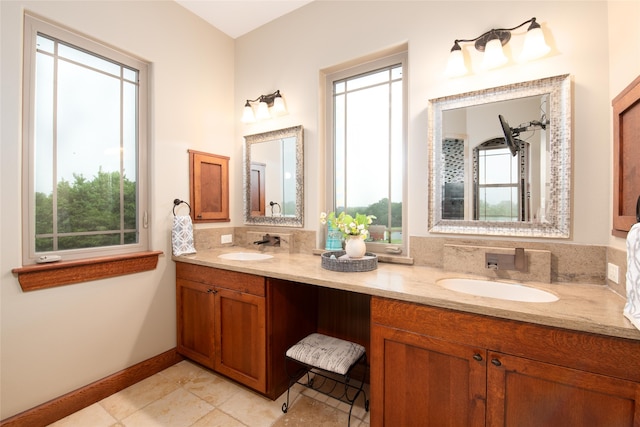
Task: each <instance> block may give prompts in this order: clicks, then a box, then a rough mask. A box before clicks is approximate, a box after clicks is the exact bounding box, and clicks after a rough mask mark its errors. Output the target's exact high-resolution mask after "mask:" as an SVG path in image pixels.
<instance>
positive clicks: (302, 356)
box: [282, 334, 369, 424]
mask: <svg viewBox="0 0 640 427" xmlns="http://www.w3.org/2000/svg"><path fill="white" fill-rule="evenodd" d="M285 359H286V360H289V361H294V362H296V363H297V364H298V365H301V366H302V368H301V369H298V370H297V371H296V372H295V373H294V374H293V375H291V374H288V375H289V378H290V381H289V389H288V390H287V401H286V403H284V404H283V405H282V412H285V413H286V412H287V410H288V409H289V390H290V389H291V386H293V385H294V384H296V383H297V384H300V385H303V386H305V387H307V388H310V389H313V390H315V391H317V392H319V393H323V394H325V395H327V396H330V397H332V398H334V399H337V400H340V401H342V402H345V403H347V404H348V405H349V406H350V408H349V424H351V411H352V410H353V404H354V403H355V401H356V399H357V398H358V396H359V395H360V393H362V395H363V397H364V407H365V410H366V411H368V410H369V401H368V400H367V396H366V393H365V392H364V390H363V386H364V380H365V377H366V366H367V355H366V352H365V349H364V347H363V346H361V345H360V344H356V343H353V342H350V341H345V340H342V339H339V338H335V337H329V336H327V335H322V334H311V335H309V336H307V337H305V338H303V339H302V340H300V341H298V343H297V344H295V345H293V346H292V347H290V348H289V349H288V350H287V352H286V354H285ZM359 363H360V364H362V365H363V366H364V368H365V369H363V374H362V380H361V381H359V384H357V385H354V384H353V383H351V377H350V373H351V370H352V369H353V368H354V367H355V366H356V365H358V364H359ZM286 365H287V364H286V363H285V367H286ZM312 374H313V375H312ZM305 375H306V381H302V382H301V381H300V379H301V377H303V376H305ZM350 394H351V395H352V396H350Z"/></svg>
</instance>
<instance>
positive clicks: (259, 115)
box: [256, 101, 271, 120]
mask: <svg viewBox="0 0 640 427" xmlns="http://www.w3.org/2000/svg"><path fill="white" fill-rule="evenodd" d="M270 117H271V115H270V114H269V106H268V105H267V103H266V102H264V101H260V102H259V103H258V111H256V119H258V120H265V119H268V118H270Z"/></svg>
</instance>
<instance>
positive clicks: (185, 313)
mask: <svg viewBox="0 0 640 427" xmlns="http://www.w3.org/2000/svg"><path fill="white" fill-rule="evenodd" d="M214 293H215V290H214V289H213V286H209V285H205V284H203V283H198V282H193V281H191V280H184V279H180V278H178V279H176V303H177V306H176V309H177V323H178V325H177V326H178V334H177V335H178V346H177V347H178V352H179V353H180V354H182V355H184V356H186V357H188V358H190V359H193V360H195V361H196V362H198V363H201V364H202V365H204V366H206V367H208V368H212V369H213V361H214V357H213V356H214V347H213V332H214V327H213V326H214Z"/></svg>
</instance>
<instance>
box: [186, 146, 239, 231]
mask: <svg viewBox="0 0 640 427" xmlns="http://www.w3.org/2000/svg"><path fill="white" fill-rule="evenodd" d="M189 161H190V167H189V168H190V174H189V177H190V180H189V184H190V190H191V191H190V196H191V217H192V219H193V221H194V222H214V221H229V158H228V157H224V156H217V155H214V154H208V153H202V152H199V151H193V150H189Z"/></svg>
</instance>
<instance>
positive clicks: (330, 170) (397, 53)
mask: <svg viewBox="0 0 640 427" xmlns="http://www.w3.org/2000/svg"><path fill="white" fill-rule="evenodd" d="M397 64H402V73H403V74H402V89H403V93H402V96H403V111H402V244H401V245H399V244H389V243H380V242H378V243H376V242H367V251H369V252H376V253H387V254H391V255H403V256H407V255H408V247H409V235H408V224H409V220H408V212H409V208H408V188H407V182H408V178H407V162H408V160H407V152H408V151H407V146H408V142H407V141H408V139H407V134H408V120H407V117H408V105H409V98H408V87H409V83H408V82H409V80H408V79H409V66H408V52H407V49H406V46H402V47H401V48H398V49H394V51H393V52H388V51H387V52H384V53H382V54H380V55H379V56H378V57H374V58H372V57H368V58H367V59H365V60H363V61H360V62H359V63H357V64H356V65H354V63H353V62H352V63H350V64H349V65H348V66H345V67H334V68H333V69H332V70H330V71H329V72H327V74H326V75H325V82H324V84H325V112H326V116H325V117H326V121H325V123H326V138H327V143H326V147H325V148H326V151H325V152H326V171H325V174H326V182H327V185H326V186H327V190H326V199H325V206H327V210H328V211H335V208H336V207H335V185H336V184H335V141H334V111H333V104H334V101H333V84H334V82H335V81H338V80H344V79H348V78H350V77H356V76H358V75H362V74H365V73H369V72H372V71H375V70H379V69H382V68H386V67H390V66H393V65H397ZM337 213H338V212H336V214H337ZM361 213H366V212H361Z"/></svg>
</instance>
